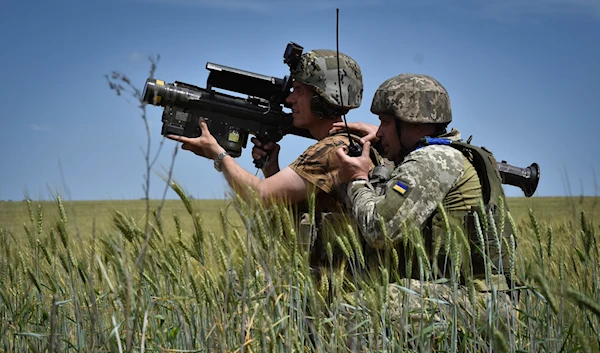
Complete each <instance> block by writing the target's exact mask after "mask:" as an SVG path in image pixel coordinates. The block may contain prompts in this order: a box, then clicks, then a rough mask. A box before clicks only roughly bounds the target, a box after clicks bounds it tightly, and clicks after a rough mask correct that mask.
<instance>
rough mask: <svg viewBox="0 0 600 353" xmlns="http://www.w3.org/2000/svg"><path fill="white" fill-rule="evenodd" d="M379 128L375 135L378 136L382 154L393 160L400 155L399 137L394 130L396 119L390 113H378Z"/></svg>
mask: <svg viewBox="0 0 600 353" xmlns="http://www.w3.org/2000/svg"><path fill="white" fill-rule="evenodd" d="M379 121H380V124H379V129H378V130H377V137H378V138H379V141H380V144H381V148H382V149H383V151H381V152H382V154H383V155H384V156H385V157H386V158H387V159H389V160H390V161H395V160H396V159H397V158H398V156H399V155H400V139H399V138H398V133H397V132H396V119H395V118H394V117H392V116H390V115H383V114H380V115H379Z"/></svg>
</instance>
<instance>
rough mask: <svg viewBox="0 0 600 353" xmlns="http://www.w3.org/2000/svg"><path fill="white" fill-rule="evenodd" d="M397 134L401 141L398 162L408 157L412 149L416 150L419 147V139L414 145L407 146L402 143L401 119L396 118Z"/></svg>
mask: <svg viewBox="0 0 600 353" xmlns="http://www.w3.org/2000/svg"><path fill="white" fill-rule="evenodd" d="M395 123H396V135H397V136H398V142H399V143H400V151H398V156H397V158H396V161H395V162H397V163H400V162H402V160H404V157H406V156H407V155H408V154H409V153H411V152H412V151H414V150H416V149H417V147H419V143H420V142H419V141H417V142H416V143H415V144H414V145H412V146H405V145H404V144H403V143H402V129H401V128H400V120H396V121H395Z"/></svg>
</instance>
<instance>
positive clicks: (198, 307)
mask: <svg viewBox="0 0 600 353" xmlns="http://www.w3.org/2000/svg"><path fill="white" fill-rule="evenodd" d="M172 187H173V188H174V189H175V190H177V191H178V192H179V194H180V196H181V200H166V201H151V202H149V203H146V201H144V200H139V201H95V202H91V201H85V202H84V201H79V202H65V201H62V200H61V199H60V197H58V198H57V199H56V200H55V201H52V202H35V201H31V200H28V201H22V202H1V203H0V281H1V283H2V286H1V287H0V320H1V323H0V341H1V343H0V351H1V352H24V351H28V352H30V351H34V352H48V351H50V352H53V351H61V352H62V351H82V352H83V351H85V352H92V351H97V352H104V351H111V352H123V351H127V352H131V351H140V352H142V351H163V352H208V351H222V352H243V351H249V352H259V351H260V352H271V351H302V350H312V351H321V352H329V351H344V349H345V348H346V347H347V346H348V345H349V344H354V345H355V346H357V347H359V349H360V350H362V351H377V350H381V351H393V352H400V351H406V350H408V351H424V350H425V351H426V350H433V351H450V352H455V351H466V352H474V351H510V352H516V351H523V352H525V351H526V352H529V351H536V352H537V351H548V352H575V351H584V352H597V351H598V349H599V342H600V335H599V333H598V328H599V321H598V320H599V318H600V305H599V300H600V295H599V289H598V286H599V280H598V270H599V266H598V249H599V246H598V243H597V234H598V231H599V230H600V228H599V227H598V224H597V223H594V221H593V220H594V219H598V216H599V214H598V213H599V212H600V210H599V209H598V207H597V202H598V198H593V197H591V198H535V197H534V198H530V199H525V198H514V199H509V200H508V207H509V210H510V213H506V215H505V217H504V221H505V222H511V223H512V225H513V228H514V234H515V235H516V240H517V241H516V247H513V246H511V245H512V244H504V245H505V247H504V249H506V251H508V252H510V253H511V257H512V258H513V259H514V261H515V263H514V267H513V268H514V271H515V272H516V274H517V277H518V279H519V283H518V285H519V287H518V288H520V291H519V293H520V295H519V299H518V305H517V309H516V311H515V313H516V315H515V316H514V317H512V321H511V322H509V326H510V327H511V328H512V329H511V330H510V331H508V332H507V331H505V330H504V327H505V326H504V325H505V322H504V321H503V318H502V317H501V316H499V315H498V313H499V311H498V310H497V307H496V306H494V305H490V304H489V303H488V304H487V306H483V309H481V310H483V311H487V314H489V315H488V316H487V319H486V321H485V322H482V321H481V320H478V319H477V318H476V317H470V316H468V315H467V316H465V315H461V312H462V311H461V308H462V304H460V305H459V304H457V305H454V304H452V303H454V301H453V299H452V298H447V297H444V296H443V295H440V296H436V294H435V293H428V294H427V295H425V293H422V294H419V293H417V292H415V288H414V287H412V288H411V282H407V281H403V280H402V279H400V278H395V276H396V274H395V273H394V271H393V268H394V266H393V265H392V264H394V265H397V261H398V259H397V253H394V252H387V253H384V252H380V253H379V254H378V256H377V261H378V263H377V264H376V265H373V264H372V263H371V264H369V260H368V259H367V260H366V262H365V258H366V255H365V253H364V251H363V249H362V247H361V246H360V244H359V243H360V240H359V239H358V237H357V233H356V230H355V229H354V227H353V226H351V225H346V224H341V225H339V226H338V227H337V228H336V229H335V230H333V231H332V234H333V236H330V237H328V239H329V240H327V241H326V245H327V246H326V250H325V251H326V253H327V258H328V259H329V260H330V261H329V262H328V265H326V266H325V268H324V269H321V271H320V272H315V271H311V269H310V268H309V266H308V257H307V252H306V250H307V249H306V248H305V246H306V244H305V242H303V241H302V239H301V238H299V228H298V224H297V222H296V221H295V217H294V212H293V210H292V209H290V208H288V207H284V206H283V205H276V206H273V207H269V208H267V209H265V208H264V207H263V206H261V205H260V204H258V203H252V204H250V203H246V202H243V201H241V200H239V199H237V198H232V199H231V200H190V199H189V198H187V197H186V195H185V193H184V192H183V191H181V189H180V188H179V187H178V186H177V185H176V184H172ZM148 207H149V208H148ZM147 210H149V212H147ZM481 221H482V222H484V221H485V220H484V219H482V220H481ZM499 226H500V225H498V227H499ZM484 233H485V232H484ZM492 233H493V231H492ZM407 234H411V232H410V230H408V231H407ZM412 234H416V233H412ZM449 234H453V235H454V236H455V238H454V239H458V240H457V241H456V242H454V243H452V245H451V246H449V247H448V252H447V257H448V261H449V263H450V264H453V265H454V266H451V267H456V269H457V271H456V273H455V277H454V278H452V277H451V278H450V280H449V281H448V282H447V283H440V285H443V286H450V287H449V288H458V283H459V282H460V279H459V276H465V273H464V271H462V269H463V268H464V266H465V265H464V261H462V259H464V256H463V255H461V251H464V248H463V249H462V250H461V247H460V246H459V245H458V243H459V242H460V237H459V236H457V234H458V233H457V232H456V231H453V230H452V229H449ZM485 236H486V237H487V236H492V235H491V234H486V235H485ZM408 238H409V240H407V241H406V242H405V244H404V245H403V246H404V250H405V251H414V252H415V253H418V252H419V249H420V244H419V242H418V240H417V237H408ZM512 249H514V250H512ZM340 254H341V255H340ZM336 258H337V259H338V260H336ZM417 258H419V259H420V260H419V263H406V264H405V266H406V265H408V266H422V269H423V270H422V276H423V277H422V279H423V280H427V279H428V278H429V277H428V273H427V270H428V269H430V268H431V267H430V265H431V264H428V263H426V261H425V260H423V258H422V257H417ZM340 259H341V260H340ZM461 261H462V262H461ZM466 277H467V278H468V274H466ZM423 282H424V283H425V281H423ZM466 283H470V282H469V281H468V280H467V281H466ZM466 288H469V286H468V285H467V287H466ZM398 290H399V292H398ZM393 292H394V293H401V297H402V298H399V297H398V296H391V295H390V293H393ZM451 293H454V294H457V293H458V292H456V291H453V292H452V291H451ZM513 294H514V293H511V295H513ZM491 297H493V298H495V296H493V295H492V296H491ZM406 298H409V299H410V298H413V299H414V298H418V300H420V301H425V302H426V303H427V305H422V307H421V308H420V310H421V311H420V314H421V315H422V316H423V317H427V319H426V320H422V321H420V322H419V324H418V325H415V324H414V322H413V324H412V325H411V324H410V322H411V321H410V320H408V321H407V320H406V317H405V318H404V319H399V318H398V317H395V316H394V310H395V309H394V308H395V306H394V305H395V301H399V300H406ZM457 300H458V299H457ZM469 300H472V301H473V302H472V303H475V301H477V298H475V297H470V299H469ZM357 303H359V304H360V305H357ZM457 303H460V302H457ZM432 310H433V312H437V313H438V318H439V316H441V317H442V318H443V320H438V319H435V318H433V316H431V315H429V313H431V312H432ZM348 312H351V313H352V314H348ZM357 313H358V314H357ZM352 315H353V316H352ZM349 317H352V319H348V318H349ZM440 322H441V323H443V324H441V323H440ZM349 323H351V325H350V324H349Z"/></svg>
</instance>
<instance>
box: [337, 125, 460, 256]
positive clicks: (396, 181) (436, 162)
mask: <svg viewBox="0 0 600 353" xmlns="http://www.w3.org/2000/svg"><path fill="white" fill-rule="evenodd" d="M453 132H454V136H452V138H457V139H459V138H460V133H459V132H458V131H456V130H454V131H453ZM464 171H465V167H464V160H463V155H462V153H461V152H460V151H458V150H457V149H455V148H453V147H450V146H444V145H431V146H425V147H422V148H419V149H417V150H415V151H413V152H411V153H409V154H408V155H407V156H406V157H405V159H404V160H403V162H402V164H400V165H398V166H397V167H396V168H395V170H394V171H393V172H392V174H391V177H390V180H388V182H387V186H386V190H385V194H384V195H377V194H376V193H375V191H374V189H373V188H372V187H371V185H370V184H368V183H356V184H355V185H351V186H350V188H349V190H348V197H349V199H350V202H351V204H352V213H353V214H354V218H355V219H356V221H357V223H358V225H359V227H360V230H361V233H362V234H363V237H364V238H365V240H366V241H367V243H368V244H369V245H370V246H372V247H374V248H383V247H385V239H384V232H383V229H381V227H382V223H381V221H380V218H383V224H384V225H385V228H386V229H385V233H387V236H388V237H389V238H390V240H391V241H392V242H393V243H394V244H397V243H398V242H399V241H401V240H402V239H403V234H402V227H401V226H402V223H403V222H412V223H409V224H413V225H417V226H419V227H420V228H422V227H423V226H424V224H425V222H426V221H427V220H428V218H429V217H430V216H431V215H432V214H433V213H434V212H435V211H436V208H437V205H438V203H440V202H442V201H443V200H444V198H445V197H446V195H447V194H448V193H449V192H450V191H451V190H452V189H453V188H454V187H455V185H456V184H457V183H458V182H459V181H460V180H461V178H462V176H463V174H464Z"/></svg>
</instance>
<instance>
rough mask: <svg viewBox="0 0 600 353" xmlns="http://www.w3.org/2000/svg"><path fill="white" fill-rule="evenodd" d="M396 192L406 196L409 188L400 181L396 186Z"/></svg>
mask: <svg viewBox="0 0 600 353" xmlns="http://www.w3.org/2000/svg"><path fill="white" fill-rule="evenodd" d="M394 190H396V192H398V193H399V194H400V195H404V194H406V192H407V191H408V186H407V185H406V184H404V183H403V182H401V181H399V182H397V183H396V185H394Z"/></svg>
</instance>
